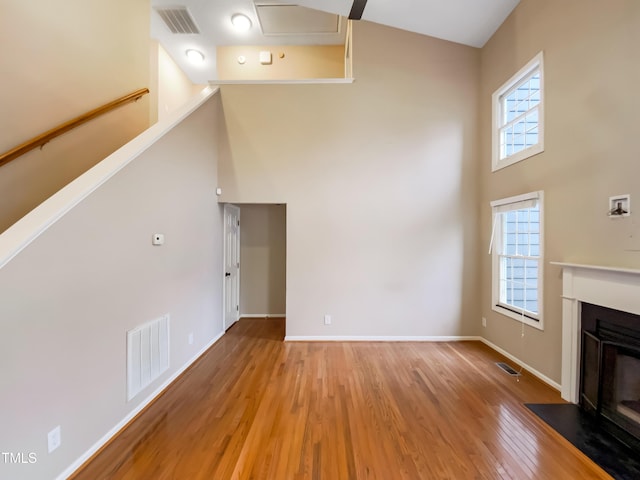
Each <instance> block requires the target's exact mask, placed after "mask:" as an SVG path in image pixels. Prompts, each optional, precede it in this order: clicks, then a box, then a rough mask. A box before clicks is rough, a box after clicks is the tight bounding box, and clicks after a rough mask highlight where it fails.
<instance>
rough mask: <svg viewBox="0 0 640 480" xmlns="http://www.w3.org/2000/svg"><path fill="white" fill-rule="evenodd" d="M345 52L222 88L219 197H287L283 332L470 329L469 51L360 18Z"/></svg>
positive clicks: (473, 70) (473, 298) (473, 148)
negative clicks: (333, 76) (327, 320)
mask: <svg viewBox="0 0 640 480" xmlns="http://www.w3.org/2000/svg"><path fill="white" fill-rule="evenodd" d="M353 58H354V75H355V77H356V81H355V82H354V83H353V84H350V85H286V86H282V85H249V86H241V85H228V86H223V87H222V99H223V106H224V112H225V118H226V123H227V129H228V134H229V150H230V152H229V154H230V158H231V160H228V161H227V160H225V161H221V163H220V165H219V174H220V183H221V186H222V189H223V196H222V197H221V201H229V202H239V203H265V202H266V203H286V204H287V305H286V307H287V335H289V336H324V335H328V336H347V335H359V336H368V335H371V336H431V335H473V334H478V333H479V328H478V311H479V309H478V297H477V294H476V290H477V276H476V274H477V269H476V261H477V256H478V255H477V248H476V239H477V228H476V221H477V220H476V219H477V213H478V208H477V190H476V184H477V174H476V164H477V161H476V153H477V142H476V123H477V118H478V111H477V101H478V95H477V93H478V92H477V91H478V83H479V51H478V50H476V49H473V48H470V47H464V46H461V45H458V44H453V43H449V42H445V41H440V40H436V39H433V38H428V37H424V36H420V35H416V34H412V33H408V32H403V31H400V30H396V29H392V28H388V27H383V26H380V25H376V24H372V23H367V22H358V23H357V24H356V25H355V26H354V56H353ZM325 314H330V315H332V316H333V324H332V325H331V326H325V325H323V317H324V315H325Z"/></svg>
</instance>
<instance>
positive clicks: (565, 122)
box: [479, 0, 640, 382]
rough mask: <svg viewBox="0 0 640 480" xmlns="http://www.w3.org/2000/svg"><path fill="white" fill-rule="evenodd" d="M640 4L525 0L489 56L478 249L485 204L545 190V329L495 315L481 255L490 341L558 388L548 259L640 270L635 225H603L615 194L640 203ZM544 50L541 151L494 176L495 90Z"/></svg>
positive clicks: (556, 303) (556, 285) (486, 220)
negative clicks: (492, 102) (639, 141)
mask: <svg viewBox="0 0 640 480" xmlns="http://www.w3.org/2000/svg"><path fill="white" fill-rule="evenodd" d="M639 45H640V2H638V1H637V0H614V1H610V2H602V1H599V0H563V1H557V0H522V2H521V3H520V5H519V6H518V7H517V8H516V9H515V11H514V12H513V14H512V15H511V16H510V17H509V18H508V19H507V21H506V22H505V23H504V24H503V25H502V26H501V27H500V29H499V30H498V32H497V33H496V34H495V35H494V36H493V38H492V39H491V40H490V41H489V42H488V43H487V45H486V46H485V47H484V48H483V50H482V79H481V117H480V125H481V131H480V133H481V157H480V160H481V164H480V177H479V178H480V181H481V186H482V194H481V212H482V228H481V229H480V244H481V246H482V251H483V252H486V251H487V248H488V242H489V236H490V233H491V211H490V207H489V201H490V200H493V199H498V198H503V197H507V196H511V195H515V194H519V193H525V192H530V191H533V190H544V192H545V249H546V262H547V263H546V264H545V276H544V281H545V288H544V295H545V307H544V316H545V330H544V331H543V332H541V331H538V330H535V329H532V328H528V327H527V328H525V337H524V339H521V336H520V325H519V324H518V322H515V321H513V320H511V319H509V318H506V317H504V316H501V315H500V314H497V313H495V312H493V311H492V310H491V305H490V299H491V291H490V288H491V265H490V258H489V256H488V255H486V254H485V255H482V256H481V260H482V278H481V282H480V284H481V285H482V315H483V316H486V317H487V320H488V322H487V323H488V324H487V328H486V329H484V330H483V335H485V336H486V338H487V339H488V340H490V341H491V342H493V343H495V344H496V345H498V346H499V347H501V348H504V349H505V350H507V351H508V352H510V353H511V354H513V355H516V356H517V357H519V358H521V359H522V360H523V361H524V362H526V363H528V364H529V365H531V366H532V367H534V368H535V369H537V370H539V371H540V372H542V373H543V374H545V375H547V376H548V377H550V378H551V379H553V380H554V381H556V382H559V381H560V354H561V351H560V350H561V347H560V342H561V313H562V312H561V299H560V295H561V288H562V285H561V270H560V268H559V267H556V266H552V265H549V264H548V262H549V261H565V262H576V263H588V264H598V265H615V266H621V267H632V268H638V267H640V253H639V252H640V228H639V227H638V220H637V219H634V218H635V216H631V217H629V218H626V219H618V220H611V219H609V218H608V217H607V206H608V198H609V196H613V195H618V194H624V193H629V194H631V196H632V207H633V204H634V199H640V183H638V178H639V176H640V162H639V160H640V150H639V149H638V146H637V142H636V140H635V139H636V137H637V136H638V122H637V112H638V108H639V107H640V95H638V94H637V93H636V92H637V89H638V85H639V84H640V62H638V61H637V59H638V46H639ZM541 50H542V51H544V73H545V94H546V104H545V109H546V114H545V121H546V130H545V131H546V140H545V151H544V153H542V154H540V155H538V156H536V157H533V158H530V159H528V160H525V161H523V162H521V163H518V164H515V165H512V166H510V167H507V168H505V169H502V170H500V171H498V172H495V173H491V132H490V123H491V105H490V99H491V94H492V93H493V91H494V90H496V89H497V88H498V87H499V86H500V85H501V84H502V83H503V82H505V81H506V80H507V79H508V78H509V77H511V76H512V75H513V74H514V73H515V72H517V71H518V70H519V69H520V67H522V66H523V65H524V64H525V63H526V62H527V61H529V60H530V59H531V58H532V57H533V56H534V55H535V54H536V53H537V52H539V51H541Z"/></svg>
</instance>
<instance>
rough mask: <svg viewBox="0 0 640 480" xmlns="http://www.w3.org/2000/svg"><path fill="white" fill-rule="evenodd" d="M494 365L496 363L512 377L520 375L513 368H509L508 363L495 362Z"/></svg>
mask: <svg viewBox="0 0 640 480" xmlns="http://www.w3.org/2000/svg"><path fill="white" fill-rule="evenodd" d="M496 365H498V366H499V367H500V368H501V369H502V370H504V371H505V372H507V373H508V374H509V375H511V376H512V377H519V376H520V373H519V372H516V371H515V370H514V369H513V368H511V366H510V365H508V364H506V363H504V362H496Z"/></svg>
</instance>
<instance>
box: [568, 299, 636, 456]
mask: <svg viewBox="0 0 640 480" xmlns="http://www.w3.org/2000/svg"><path fill="white" fill-rule="evenodd" d="M581 324H582V332H581V338H582V358H581V368H580V372H581V375H580V398H579V404H580V407H581V408H582V409H583V410H584V411H585V412H587V413H589V414H590V415H592V416H593V418H594V419H595V421H596V422H597V423H598V424H599V425H600V426H601V427H602V428H604V429H606V430H607V431H609V432H610V433H611V434H613V435H614V436H615V437H617V438H618V439H619V440H620V441H622V442H623V443H625V444H626V445H628V446H629V447H630V448H632V449H634V450H635V451H637V452H638V453H640V316H639V315H634V314H631V313H626V312H620V311H618V310H613V309H610V308H606V307H602V306H598V305H592V304H589V303H582V313H581Z"/></svg>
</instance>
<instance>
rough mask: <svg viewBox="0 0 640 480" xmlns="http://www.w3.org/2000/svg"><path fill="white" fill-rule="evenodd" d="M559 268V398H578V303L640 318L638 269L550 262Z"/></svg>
mask: <svg viewBox="0 0 640 480" xmlns="http://www.w3.org/2000/svg"><path fill="white" fill-rule="evenodd" d="M551 264H552V265H558V266H560V267H562V379H561V383H562V389H561V392H560V393H561V395H562V398H563V399H565V400H567V401H569V402H572V403H578V400H579V395H580V390H579V389H580V335H581V333H580V329H581V324H580V304H581V303H582V302H585V303H591V304H594V305H601V306H603V307H608V308H613V309H615V310H621V311H623V312H630V313H634V314H636V315H640V270H634V269H628V268H616V267H604V266H595V265H579V264H575V263H562V262H551Z"/></svg>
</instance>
